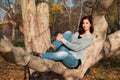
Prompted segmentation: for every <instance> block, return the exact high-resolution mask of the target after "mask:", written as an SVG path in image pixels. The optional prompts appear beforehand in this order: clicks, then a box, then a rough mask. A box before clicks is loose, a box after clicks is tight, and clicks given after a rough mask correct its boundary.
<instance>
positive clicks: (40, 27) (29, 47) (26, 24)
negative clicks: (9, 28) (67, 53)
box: [21, 0, 50, 53]
mask: <svg viewBox="0 0 120 80" xmlns="http://www.w3.org/2000/svg"><path fill="white" fill-rule="evenodd" d="M21 4H22V5H21V6H22V17H23V30H24V36H25V39H24V40H25V49H26V51H27V52H28V53H30V52H32V51H36V52H40V53H41V52H45V51H46V50H47V49H48V48H49V47H50V31H49V10H48V4H47V3H45V2H42V3H39V4H37V7H36V4H35V0H21Z"/></svg>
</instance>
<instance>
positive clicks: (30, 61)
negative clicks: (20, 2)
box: [0, 0, 120, 80]
mask: <svg viewBox="0 0 120 80" xmlns="http://www.w3.org/2000/svg"><path fill="white" fill-rule="evenodd" d="M101 1H103V0H101ZM111 1H113V0H110V2H107V1H103V2H100V5H108V4H109V6H110V4H111ZM98 8H100V7H98ZM105 8H108V6H106V7H105ZM104 10H105V9H104ZM104 10H103V12H104ZM93 21H94V40H93V43H92V45H91V46H90V47H89V48H88V49H87V53H86V56H85V62H84V64H83V66H79V68H78V69H69V68H67V67H65V66H64V65H63V64H62V63H60V62H55V61H52V60H47V59H41V58H38V57H35V56H32V55H30V54H26V53H27V52H26V51H25V50H24V49H22V48H20V47H14V46H13V45H12V44H11V43H10V42H9V40H7V39H6V38H5V37H4V38H1V41H0V52H2V53H1V54H0V55H2V56H3V57H5V58H6V59H8V60H9V61H11V62H13V63H16V64H18V65H22V66H25V65H28V66H29V67H30V68H33V69H35V70H37V71H40V72H45V71H53V72H55V73H59V74H61V75H63V76H64V77H65V78H66V79H67V80H75V79H77V80H78V79H81V78H83V77H84V74H85V72H86V71H87V69H88V68H90V67H91V66H93V65H94V64H95V63H96V62H98V61H99V60H100V59H101V58H102V57H104V56H105V55H108V54H110V53H111V51H115V50H116V49H119V48H120V30H119V31H117V32H115V33H113V34H111V35H109V36H107V35H106V32H107V27H108V24H107V21H106V20H105V14H103V13H99V11H98V10H94V11H93ZM29 26H30V25H29Z"/></svg>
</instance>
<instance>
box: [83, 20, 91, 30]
mask: <svg viewBox="0 0 120 80" xmlns="http://www.w3.org/2000/svg"><path fill="white" fill-rule="evenodd" d="M90 26H91V24H90V22H89V20H88V19H84V20H83V24H82V27H83V29H84V30H85V31H88V30H89V29H90Z"/></svg>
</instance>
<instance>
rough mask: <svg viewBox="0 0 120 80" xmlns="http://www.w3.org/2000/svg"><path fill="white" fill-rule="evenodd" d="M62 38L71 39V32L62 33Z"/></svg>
mask: <svg viewBox="0 0 120 80" xmlns="http://www.w3.org/2000/svg"><path fill="white" fill-rule="evenodd" d="M63 37H64V38H65V39H68V38H72V32H71V31H66V32H64V33H63Z"/></svg>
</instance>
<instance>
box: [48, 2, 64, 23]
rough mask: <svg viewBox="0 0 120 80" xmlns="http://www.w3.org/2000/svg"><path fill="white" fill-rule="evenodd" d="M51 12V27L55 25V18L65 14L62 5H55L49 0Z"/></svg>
mask: <svg viewBox="0 0 120 80" xmlns="http://www.w3.org/2000/svg"><path fill="white" fill-rule="evenodd" d="M49 11H50V25H52V24H54V23H55V16H56V15H57V14H61V13H63V8H62V5H61V4H60V3H57V4H54V3H53V1H52V0H49Z"/></svg>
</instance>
